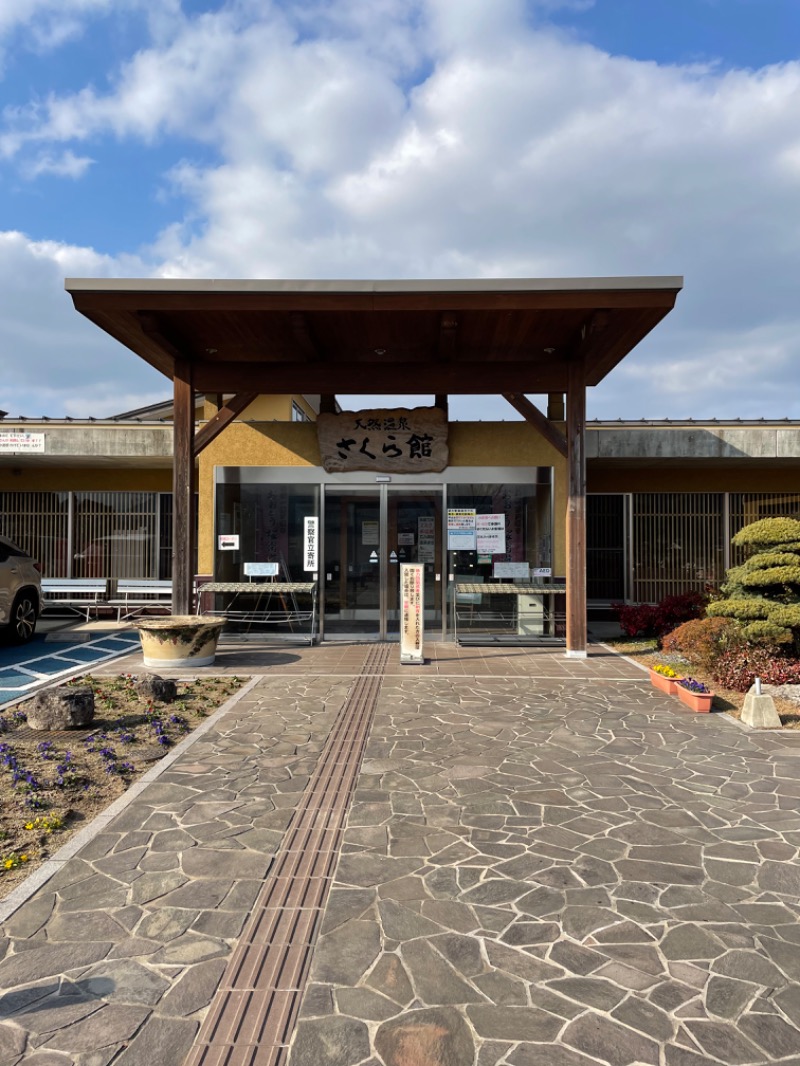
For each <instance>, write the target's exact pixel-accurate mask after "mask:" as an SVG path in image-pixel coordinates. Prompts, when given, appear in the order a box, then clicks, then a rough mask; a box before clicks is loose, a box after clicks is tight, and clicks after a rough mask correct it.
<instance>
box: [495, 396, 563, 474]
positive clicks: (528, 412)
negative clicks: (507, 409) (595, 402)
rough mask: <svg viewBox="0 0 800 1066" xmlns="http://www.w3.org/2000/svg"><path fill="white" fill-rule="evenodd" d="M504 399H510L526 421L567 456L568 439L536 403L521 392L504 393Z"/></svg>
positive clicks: (559, 451)
mask: <svg viewBox="0 0 800 1066" xmlns="http://www.w3.org/2000/svg"><path fill="white" fill-rule="evenodd" d="M503 399H504V400H508V402H509V403H510V404H511V406H512V407H513V408H514V409H515V410H517V411H519V413H520V414H521V415H522V417H523V418H524V419H525V421H526V422H530V424H531V425H532V426H533V427H534V429H536V430H538V432H539V433H541V435H542V436H543V437H544V439H545V440H546V441H547V442H548V444H552V445H553V447H554V448H555V449H556V451H557V452H558V453H559V455H563V456H564V458H565V459H566V457H567V439H566V437H565V436H564V434H563V433H561V432H560V430H558V429H556V427H555V426H554V425H553V423H552V422H551V421H550V419H549V418H546V417H545V416H544V415H543V414H542V412H541V411H540V410H539V408H538V407H537V406H536V404H535V403H531V401H530V400H529V399H528V398H527V396H523V395H522V394H521V393H516V392H513V393H503Z"/></svg>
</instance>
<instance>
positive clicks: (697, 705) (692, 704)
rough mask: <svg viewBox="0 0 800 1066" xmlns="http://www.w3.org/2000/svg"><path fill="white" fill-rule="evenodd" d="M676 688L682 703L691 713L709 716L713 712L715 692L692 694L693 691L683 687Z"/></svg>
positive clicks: (677, 686)
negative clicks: (712, 705) (695, 712)
mask: <svg viewBox="0 0 800 1066" xmlns="http://www.w3.org/2000/svg"><path fill="white" fill-rule="evenodd" d="M675 687H676V689H677V691H678V698H679V699H680V701H681V703H685V704H686V706H687V707H688V708H689V710H690V711H697V712H698V713H700V714H708V712H709V711H710V710H711V704H712V703H713V702H714V693H713V692H692V690H691V689H689V688H684V687H683V685H676V686H675Z"/></svg>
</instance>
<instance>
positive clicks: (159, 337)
mask: <svg viewBox="0 0 800 1066" xmlns="http://www.w3.org/2000/svg"><path fill="white" fill-rule="evenodd" d="M136 317H137V319H138V320H139V325H140V326H141V329H142V333H144V335H145V336H146V337H148V338H149V339H150V340H151V341H153V342H154V343H155V344H157V345H158V346H159V348H160V349H161V350H162V352H165V353H166V354H167V355H168V356H169V357H170V358H171V359H173V360H174V361H175V362H176V363H178V362H181V361H182V360H183V358H184V356H183V354H182V353H181V351H180V349H179V348H178V347H177V346H176V345H175V344H173V342H172V341H171V340H170V338H169V337H168V336H167V335H166V334H165V332H164V330H163V327H162V324H161V322H160V320H159V317H158V315H154V314H150V313H148V312H146V311H139V312H138V313H137V315H136Z"/></svg>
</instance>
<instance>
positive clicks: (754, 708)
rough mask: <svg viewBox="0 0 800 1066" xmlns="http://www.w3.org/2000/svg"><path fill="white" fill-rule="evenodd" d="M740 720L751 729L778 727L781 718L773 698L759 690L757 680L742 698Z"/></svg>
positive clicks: (779, 726) (759, 686)
mask: <svg viewBox="0 0 800 1066" xmlns="http://www.w3.org/2000/svg"><path fill="white" fill-rule="evenodd" d="M742 721H743V722H744V724H745V725H749V726H752V728H753V729H780V728H781V719H780V715H779V714H778V712H777V710H776V709H775V700H773V698H772V696H767V695H766V694H765V693H763V692H762V691H761V685H760V684H758V681H756V683H755V684H754V685H753V686H752V688H750V690H749V691H748V693H747V695H746V696H745V698H744V706H743V707H742Z"/></svg>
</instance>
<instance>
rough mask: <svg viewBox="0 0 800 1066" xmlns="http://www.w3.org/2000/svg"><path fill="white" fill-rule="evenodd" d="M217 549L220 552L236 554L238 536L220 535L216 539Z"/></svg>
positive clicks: (235, 534)
mask: <svg viewBox="0 0 800 1066" xmlns="http://www.w3.org/2000/svg"><path fill="white" fill-rule="evenodd" d="M217 547H218V548H219V550H220V551H221V552H238V550H239V534H238V533H220V535H219V536H218V537H217Z"/></svg>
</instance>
